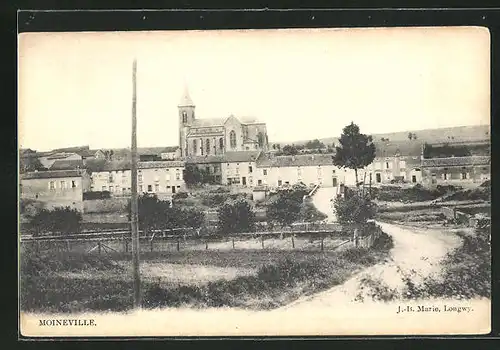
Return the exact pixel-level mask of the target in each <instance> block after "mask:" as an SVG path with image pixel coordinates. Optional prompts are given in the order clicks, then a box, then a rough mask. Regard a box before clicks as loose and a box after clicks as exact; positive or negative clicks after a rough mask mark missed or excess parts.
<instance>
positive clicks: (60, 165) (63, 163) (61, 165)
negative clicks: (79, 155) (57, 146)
mask: <svg viewBox="0 0 500 350" xmlns="http://www.w3.org/2000/svg"><path fill="white" fill-rule="evenodd" d="M82 167H83V160H80V159H75V160H65V159H63V160H56V161H55V162H54V163H53V164H52V166H51V167H50V170H72V169H77V168H82Z"/></svg>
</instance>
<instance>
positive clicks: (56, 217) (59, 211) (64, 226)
mask: <svg viewBox="0 0 500 350" xmlns="http://www.w3.org/2000/svg"><path fill="white" fill-rule="evenodd" d="M81 221H82V214H81V213H80V212H78V211H77V210H76V209H71V208H70V207H64V208H62V207H61V208H54V209H53V210H47V209H42V210H40V212H38V213H37V214H35V215H34V216H33V217H32V218H31V220H30V223H29V226H30V228H31V230H32V231H33V234H35V235H38V234H46V233H54V234H70V233H76V232H79V231H80V224H81Z"/></svg>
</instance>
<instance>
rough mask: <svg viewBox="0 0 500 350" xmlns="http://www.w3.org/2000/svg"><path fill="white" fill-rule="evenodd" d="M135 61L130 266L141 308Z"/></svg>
mask: <svg viewBox="0 0 500 350" xmlns="http://www.w3.org/2000/svg"><path fill="white" fill-rule="evenodd" d="M136 75H137V60H135V59H134V63H133V66H132V89H133V90H132V147H131V151H132V167H131V173H132V184H131V187H130V188H131V190H132V199H131V203H130V204H131V205H130V207H131V231H132V264H133V271H134V307H135V308H140V307H141V275H140V270H139V249H140V246H139V228H138V218H137V212H138V209H139V203H138V198H137V87H136V85H137V77H136Z"/></svg>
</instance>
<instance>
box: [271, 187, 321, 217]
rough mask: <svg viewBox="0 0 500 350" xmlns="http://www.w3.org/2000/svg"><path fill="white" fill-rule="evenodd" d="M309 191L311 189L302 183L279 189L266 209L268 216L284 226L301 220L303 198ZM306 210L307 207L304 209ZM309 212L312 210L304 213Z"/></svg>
mask: <svg viewBox="0 0 500 350" xmlns="http://www.w3.org/2000/svg"><path fill="white" fill-rule="evenodd" d="M308 193H309V190H308V189H307V187H306V186H305V185H304V184H302V183H300V184H295V185H293V186H292V187H291V188H285V189H280V190H278V191H277V192H276V193H275V194H273V195H272V196H271V197H270V199H269V203H268V205H267V209H266V216H267V218H268V219H269V220H270V221H274V222H277V223H279V224H280V225H282V226H288V225H291V224H292V223H293V222H294V221H297V220H300V216H299V213H300V211H301V209H302V205H303V204H302V203H303V198H304V196H305V195H307V194H308ZM306 210H307V208H305V209H304V211H306ZM307 213H308V214H311V211H309V212H305V213H304V215H306V214H307Z"/></svg>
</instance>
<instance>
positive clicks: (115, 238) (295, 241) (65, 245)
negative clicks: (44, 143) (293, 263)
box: [21, 228, 381, 254]
mask: <svg viewBox="0 0 500 350" xmlns="http://www.w3.org/2000/svg"><path fill="white" fill-rule="evenodd" d="M380 232H381V231H380V228H377V229H375V230H373V231H372V232H370V233H369V234H368V235H364V236H359V237H353V236H351V235H350V234H348V233H346V232H345V231H344V232H332V231H302V232H291V231H283V232H249V233H241V234H237V235H231V236H221V235H218V236H217V235H207V236H179V235H165V236H163V235H158V236H157V235H153V236H142V237H140V238H139V240H140V251H141V253H145V252H160V253H166V252H180V251H183V252H189V251H205V250H219V251H220V250H224V251H227V250H240V251H245V250H247V251H248V250H261V249H267V250H269V249H270V250H300V251H333V250H337V249H345V248H349V247H362V248H370V247H371V246H373V244H374V243H375V242H376V239H377V238H378V237H379V235H380ZM127 233H129V232H127ZM131 238H132V237H131V235H130V234H121V235H120V234H116V233H114V234H112V235H109V234H107V235H106V234H103V235H101V236H100V237H88V236H87V237H73V238H68V237H64V236H63V237H61V236H59V237H52V238H47V237H36V238H28V239H27V238H26V237H25V238H23V239H21V248H22V249H28V250H31V251H35V252H37V253H40V252H50V253H53V252H77V253H82V254H117V253H118V254H123V253H130V252H131V248H132V244H131V243H132V240H131Z"/></svg>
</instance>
